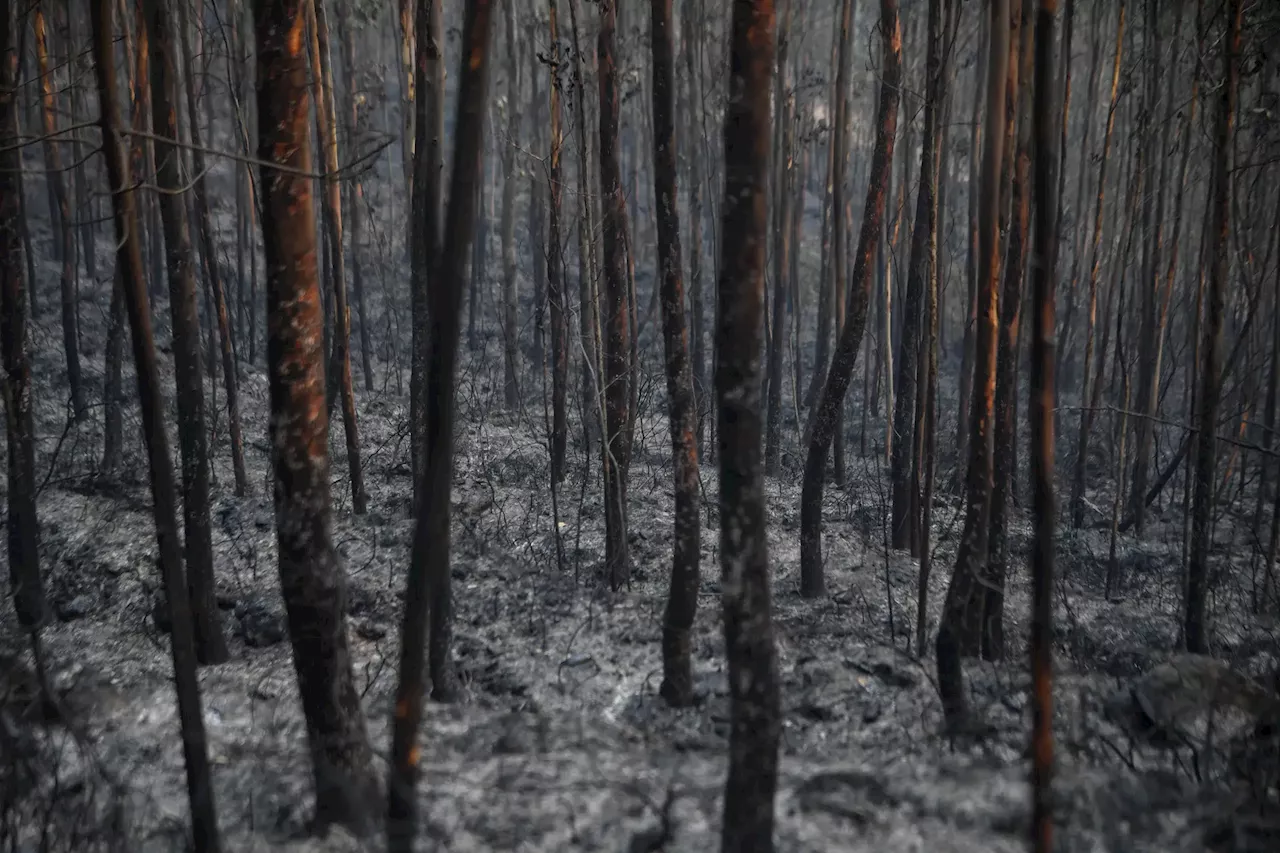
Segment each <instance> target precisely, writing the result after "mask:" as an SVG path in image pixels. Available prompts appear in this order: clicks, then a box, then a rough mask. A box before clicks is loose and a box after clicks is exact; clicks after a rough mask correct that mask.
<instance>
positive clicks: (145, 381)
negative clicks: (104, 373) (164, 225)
mask: <svg viewBox="0 0 1280 853" xmlns="http://www.w3.org/2000/svg"><path fill="white" fill-rule="evenodd" d="M113 5H114V3H113V0H94V2H92V3H90V4H89V14H90V18H91V26H92V29H93V57H94V63H95V66H96V68H97V83H98V103H99V104H100V105H101V113H102V115H101V124H102V138H103V153H104V154H105V155H106V160H107V182H108V186H109V187H110V188H111V190H112V192H111V203H112V209H113V212H114V214H115V225H116V245H117V247H118V249H117V254H116V263H117V264H118V265H119V267H120V268H121V269H122V276H121V284H122V289H123V295H124V298H125V302H126V305H127V309H128V314H129V330H130V334H131V337H132V341H133V358H134V364H135V366H136V367H137V375H138V397H139V401H140V404H141V408H142V431H143V437H144V439H145V441H146V445H147V457H148V462H149V463H150V468H151V500H152V506H153V511H154V513H155V522H156V540H157V546H158V550H159V555H160V575H161V579H162V582H163V585H164V591H165V599H166V601H167V603H168V609H169V618H170V622H171V624H172V626H173V627H172V630H171V632H170V644H169V646H170V650H171V653H172V656H173V672H174V682H175V687H176V690H177V699H178V719H179V720H180V723H181V727H182V753H183V758H184V760H185V763H186V769H187V799H188V802H189V805H190V808H191V829H192V837H193V840H194V842H195V849H196V850H197V851H200V853H216V851H218V850H220V849H221V844H220V843H219V840H218V823H217V811H216V809H215V807H214V799H213V786H212V784H211V783H210V779H209V756H208V754H207V752H206V750H205V732H204V717H203V715H202V712H201V709H200V682H199V680H198V679H197V677H196V642H195V629H194V626H193V625H192V619H191V601H190V599H189V598H188V597H187V584H186V579H185V577H184V572H183V569H182V550H181V547H180V546H179V544H178V519H177V516H176V514H175V512H174V506H175V505H176V504H177V493H176V490H175V488H174V484H173V463H172V461H171V458H170V456H169V442H168V439H167V438H166V436H165V424H164V400H163V398H162V397H161V392H160V370H159V366H158V365H157V359H156V345H155V339H154V338H153V336H152V334H151V313H150V306H149V305H148V302H147V286H146V282H145V280H144V279H143V274H142V247H141V245H140V240H139V235H140V232H139V221H138V211H137V208H136V207H135V202H136V200H137V196H136V193H135V192H134V190H133V182H132V179H131V177H130V172H131V170H130V168H129V155H128V153H127V150H126V148H125V146H124V144H123V143H122V141H121V137H120V133H119V128H120V125H119V116H120V97H119V93H118V92H117V90H116V69H115V54H114V50H115V31H114V30H115V28H114V27H113V25H112V18H113V14H112V12H113V8H112V7H113ZM0 11H2V12H3V13H4V14H3V16H2V17H3V19H4V20H5V22H6V24H4V25H0V26H7V22H8V20H9V14H8V13H9V10H8V9H7V8H4V9H0ZM3 35H4V33H0V36H3ZM8 44H9V39H7V38H4V39H0V45H5V46H7V45H8ZM10 79H12V77H10Z"/></svg>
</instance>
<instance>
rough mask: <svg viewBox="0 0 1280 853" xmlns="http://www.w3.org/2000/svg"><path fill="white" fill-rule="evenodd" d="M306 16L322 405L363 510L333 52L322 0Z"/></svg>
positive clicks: (354, 499)
mask: <svg viewBox="0 0 1280 853" xmlns="http://www.w3.org/2000/svg"><path fill="white" fill-rule="evenodd" d="M307 10H308V11H307V17H308V18H309V19H310V28H311V34H312V48H311V53H312V57H313V59H314V60H315V61H314V62H313V65H314V72H315V73H314V79H313V82H312V88H313V90H314V92H315V103H316V125H317V126H318V127H319V129H320V146H321V150H322V152H323V157H322V162H323V163H324V171H325V178H324V199H323V210H324V226H325V234H326V236H327V237H328V240H327V245H328V249H329V252H328V262H329V267H328V268H329V271H330V276H329V279H330V286H331V287H332V288H333V294H332V296H333V334H332V341H331V348H330V350H329V366H328V370H327V371H326V374H325V377H326V381H327V388H328V391H327V399H328V408H329V411H330V412H333V407H334V404H335V403H337V402H338V399H339V397H341V399H342V434H343V438H345V439H346V450H347V472H348V474H349V475H350V477H351V507H352V510H353V511H354V512H355V514H356V515H364V513H365V511H366V510H367V509H368V505H369V497H368V495H367V494H365V490H364V468H363V467H362V465H361V464H360V432H359V425H358V423H357V422H356V398H355V389H354V387H353V386H352V381H351V306H350V305H349V304H348V302H347V271H346V252H345V250H344V248H343V243H342V185H341V184H340V183H338V124H337V114H336V109H335V103H334V96H333V53H332V50H331V48H330V41H329V20H328V15H327V14H326V12H325V7H324V0H307Z"/></svg>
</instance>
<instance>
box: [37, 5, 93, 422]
mask: <svg viewBox="0 0 1280 853" xmlns="http://www.w3.org/2000/svg"><path fill="white" fill-rule="evenodd" d="M31 21H32V29H33V30H34V31H35V37H36V39H35V41H36V68H37V71H38V73H39V75H40V106H41V115H42V116H43V118H44V133H45V139H44V159H45V169H46V174H45V179H46V180H47V181H48V182H49V194H50V196H52V198H53V201H54V205H55V210H54V211H53V213H54V217H53V220H54V221H53V225H54V229H53V230H54V235H55V236H54V239H55V240H56V241H57V251H56V252H54V256H55V257H57V258H58V259H59V260H60V261H61V262H62V276H61V279H60V291H61V294H62V299H61V305H62V352H63V355H64V357H65V358H66V363H67V384H68V386H69V387H70V390H71V415H72V417H73V418H74V419H75V421H76V423H79V422H81V421H83V420H84V419H85V418H86V417H87V416H88V413H89V408H88V403H87V402H86V400H85V393H84V380H83V379H82V378H81V374H80V343H79V326H80V320H79V317H78V312H77V307H76V281H75V278H76V244H75V238H74V236H73V232H72V223H71V200H70V198H68V196H67V187H66V183H65V182H64V181H63V174H62V154H61V152H60V151H59V148H58V142H57V141H56V140H55V138H54V136H55V134H56V133H57V132H58V120H57V118H56V117H55V116H56V113H57V109H58V108H57V105H56V104H55V103H54V100H55V95H54V90H53V76H52V74H51V73H50V71H49V48H48V41H47V39H46V36H45V21H44V13H43V12H41V10H40V7H39V6H36V8H35V9H34V10H32V19H31Z"/></svg>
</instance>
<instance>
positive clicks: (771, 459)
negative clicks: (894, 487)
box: [764, 0, 795, 474]
mask: <svg viewBox="0 0 1280 853" xmlns="http://www.w3.org/2000/svg"><path fill="white" fill-rule="evenodd" d="M783 4H784V6H785V8H786V11H785V12H784V16H783V22H782V29H781V31H780V32H779V33H778V59H777V62H776V63H775V65H774V73H773V86H774V92H773V97H774V116H773V118H774V128H773V138H774V146H775V150H774V152H773V168H772V171H773V304H772V308H771V309H770V316H769V329H770V332H769V349H768V358H769V368H768V372H767V374H766V379H765V384H766V385H767V386H768V389H769V394H768V398H767V403H766V405H767V407H768V408H767V412H766V416H765V445H764V447H765V450H764V463H765V470H766V473H768V474H776V473H777V471H778V457H779V454H780V453H781V449H782V448H781V444H782V435H781V431H782V354H783V353H784V352H785V351H786V347H787V291H788V289H789V288H790V283H789V281H788V279H789V274H790V262H789V258H790V254H791V252H792V246H791V228H790V222H791V204H792V194H791V190H790V187H789V186H788V177H789V176H790V174H791V144H792V139H791V114H792V112H793V111H794V109H795V97H794V94H791V95H788V93H787V83H788V79H787V77H788V74H787V51H788V41H789V40H790V37H791V36H790V34H791V20H792V15H793V14H794V9H795V0H783Z"/></svg>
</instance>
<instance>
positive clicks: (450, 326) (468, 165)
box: [386, 0, 492, 853]
mask: <svg viewBox="0 0 1280 853" xmlns="http://www.w3.org/2000/svg"><path fill="white" fill-rule="evenodd" d="M432 5H435V6H436V8H435V9H432V8H430V7H431V6H432ZM438 8H439V5H438V3H433V2H431V0H419V3H418V25H419V33H423V32H424V30H427V31H429V32H431V33H432V38H431V41H432V46H431V47H430V48H420V49H422V50H427V49H430V50H433V51H434V50H437V49H438V46H439V44H440V43H439V42H438V41H436V40H435V36H437V35H438V34H439V33H440V29H439V27H438V26H437V25H438V24H439V22H440V19H439V18H438V17H437V18H435V21H434V22H433V23H431V24H430V27H429V29H428V18H429V16H433V15H436V14H438V12H437V10H438ZM491 11H492V10H491V6H490V3H489V0H468V2H467V4H466V19H465V21H464V24H463V31H462V39H463V43H462V47H463V56H464V57H465V61H463V62H462V63H461V66H462V70H461V75H460V79H459V82H458V112H457V121H456V123H455V125H454V127H455V134H456V135H455V140H454V158H453V177H452V182H451V184H450V186H449V215H448V218H447V219H446V222H445V232H444V241H443V243H442V244H441V245H442V246H443V247H444V251H443V254H442V255H441V257H440V263H439V266H438V267H437V268H436V269H437V272H438V280H437V286H435V287H433V288H432V289H431V293H430V295H431V305H430V315H431V330H430V348H431V351H430V359H429V363H428V365H427V377H426V386H427V401H428V405H429V406H430V408H429V410H428V412H427V416H426V427H427V443H426V446H425V448H424V450H425V452H426V457H427V458H426V460H425V463H424V466H423V474H422V479H423V485H422V488H421V493H422V495H423V500H422V502H421V504H420V505H419V507H418V516H417V522H416V524H415V526H414V533H413V556H412V563H411V565H410V569H409V578H408V583H407V586H406V589H405V611H404V621H403V623H402V626H401V634H400V649H401V657H400V679H399V683H398V685H397V687H396V704H395V709H396V710H395V717H394V719H393V720H392V740H391V771H390V775H389V777H388V781H387V792H388V810H387V824H386V829H387V849H388V850H390V851H392V853H409V851H412V850H413V846H414V836H415V835H416V834H417V828H418V815H417V812H418V809H417V792H416V790H415V788H416V785H417V777H418V768H419V755H420V753H419V750H418V746H417V744H416V742H417V736H418V727H419V724H420V722H421V720H422V705H423V698H424V696H425V693H426V688H425V685H424V684H423V680H422V677H423V664H424V662H425V663H427V665H428V669H429V675H430V677H431V683H432V696H433V697H434V698H435V699H437V700H451V699H453V698H455V695H454V694H455V690H456V686H455V684H454V682H453V677H452V671H451V667H450V664H449V656H450V651H449V647H450V642H451V630H452V621H453V612H452V593H451V588H450V574H449V536H450V532H449V516H450V511H449V502H450V499H451V497H452V494H451V492H452V484H453V429H454V420H455V408H456V400H455V375H456V373H457V364H458V344H459V341H460V339H461V333H462V316H461V313H462V291H463V287H464V284H465V282H466V278H467V262H468V260H469V256H470V254H471V240H472V239H473V238H474V235H475V222H476V208H477V206H478V203H479V197H480V196H479V193H478V192H476V183H477V182H478V181H479V180H480V176H481V173H482V170H481V158H482V157H483V152H484V103H485V72H486V65H487V62H488V53H489V31H490V17H491ZM437 56H438V54H437ZM419 58H420V59H421V55H420V57H419ZM419 68H420V69H421V68H422V65H419ZM419 150H421V149H419ZM421 166H422V163H421V161H419V164H418V168H419V169H420V168H421ZM428 622H429V623H430V638H429V641H428V642H429V647H428V648H427V649H426V650H425V651H426V652H427V655H426V657H427V661H424V660H423V658H424V654H423V652H424V648H423V647H424V645H426V644H425V643H424V640H428V638H427V627H428Z"/></svg>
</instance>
